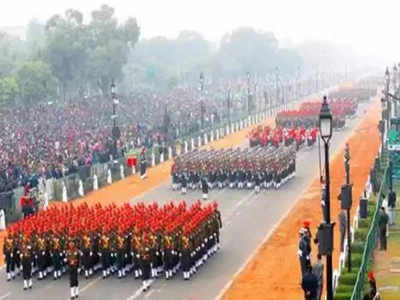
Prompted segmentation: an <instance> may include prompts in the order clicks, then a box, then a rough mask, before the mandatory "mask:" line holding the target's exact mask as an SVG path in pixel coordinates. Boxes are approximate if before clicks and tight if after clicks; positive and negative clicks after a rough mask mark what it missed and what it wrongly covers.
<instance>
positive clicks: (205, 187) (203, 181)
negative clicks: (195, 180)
mask: <svg viewBox="0 0 400 300" xmlns="http://www.w3.org/2000/svg"><path fill="white" fill-rule="evenodd" d="M201 191H202V192H203V200H207V199H208V182H207V178H206V176H202V177H201Z"/></svg>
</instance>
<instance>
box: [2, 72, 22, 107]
mask: <svg viewBox="0 0 400 300" xmlns="http://www.w3.org/2000/svg"><path fill="white" fill-rule="evenodd" d="M18 94H19V86H18V80H17V78H15V77H14V76H7V77H3V78H1V79H0V104H1V105H12V104H14V103H15V100H16V98H17V96H18Z"/></svg>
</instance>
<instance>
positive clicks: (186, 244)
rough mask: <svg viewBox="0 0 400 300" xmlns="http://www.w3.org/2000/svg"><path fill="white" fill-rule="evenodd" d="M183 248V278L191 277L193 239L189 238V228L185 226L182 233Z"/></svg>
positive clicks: (181, 254)
mask: <svg viewBox="0 0 400 300" xmlns="http://www.w3.org/2000/svg"><path fill="white" fill-rule="evenodd" d="M181 245H182V249H181V251H180V252H181V253H180V256H181V266H182V271H183V279H185V280H189V279H190V276H191V274H190V269H191V267H192V262H191V259H192V245H191V240H190V238H189V228H188V227H185V228H184V230H183V234H182V243H181Z"/></svg>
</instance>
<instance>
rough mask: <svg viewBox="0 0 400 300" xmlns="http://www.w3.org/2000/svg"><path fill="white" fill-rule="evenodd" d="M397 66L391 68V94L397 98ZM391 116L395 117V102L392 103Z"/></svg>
mask: <svg viewBox="0 0 400 300" xmlns="http://www.w3.org/2000/svg"><path fill="white" fill-rule="evenodd" d="M397 71H398V70H397V66H396V64H395V65H394V66H393V75H392V79H393V94H394V95H395V96H397V84H398V82H397ZM393 115H394V117H396V116H397V102H396V101H394V102H393Z"/></svg>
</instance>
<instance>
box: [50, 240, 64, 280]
mask: <svg viewBox="0 0 400 300" xmlns="http://www.w3.org/2000/svg"><path fill="white" fill-rule="evenodd" d="M61 252H62V251H61V241H60V238H59V237H58V236H57V235H54V236H53V238H52V239H51V250H50V256H51V260H52V263H53V267H54V271H53V277H54V280H57V279H58V278H60V277H61V260H62V254H61Z"/></svg>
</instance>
